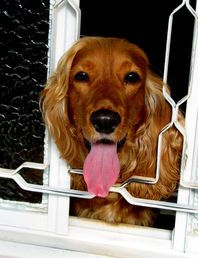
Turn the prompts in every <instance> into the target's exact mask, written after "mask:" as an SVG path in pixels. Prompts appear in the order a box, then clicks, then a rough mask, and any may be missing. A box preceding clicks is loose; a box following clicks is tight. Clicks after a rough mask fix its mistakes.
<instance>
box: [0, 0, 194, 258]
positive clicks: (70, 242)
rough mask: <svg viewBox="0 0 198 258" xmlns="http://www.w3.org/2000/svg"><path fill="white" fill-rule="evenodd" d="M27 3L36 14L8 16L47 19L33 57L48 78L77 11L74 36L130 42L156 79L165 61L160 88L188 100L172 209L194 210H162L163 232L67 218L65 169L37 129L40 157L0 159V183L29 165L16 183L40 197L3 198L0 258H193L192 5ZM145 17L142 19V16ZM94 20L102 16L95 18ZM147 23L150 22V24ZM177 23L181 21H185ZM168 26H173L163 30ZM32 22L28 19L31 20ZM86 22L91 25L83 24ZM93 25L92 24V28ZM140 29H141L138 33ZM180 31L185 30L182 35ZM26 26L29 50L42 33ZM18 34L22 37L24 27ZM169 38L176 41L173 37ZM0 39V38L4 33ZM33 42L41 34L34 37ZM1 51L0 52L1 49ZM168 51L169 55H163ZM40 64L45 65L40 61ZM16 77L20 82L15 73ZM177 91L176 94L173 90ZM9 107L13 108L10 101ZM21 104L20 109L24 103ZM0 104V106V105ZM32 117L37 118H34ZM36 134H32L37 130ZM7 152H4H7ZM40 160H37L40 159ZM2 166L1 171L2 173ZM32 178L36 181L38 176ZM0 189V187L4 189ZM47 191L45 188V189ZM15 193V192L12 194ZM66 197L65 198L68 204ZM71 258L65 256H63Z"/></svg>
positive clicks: (24, 6) (67, 0) (74, 1)
mask: <svg viewBox="0 0 198 258" xmlns="http://www.w3.org/2000/svg"><path fill="white" fill-rule="evenodd" d="M19 2H20V3H19ZM35 2H36V3H38V6H39V8H38V7H37V8H38V9H39V10H38V9H34V8H35V6H33V5H31V4H30V6H28V7H27V4H28V1H25V0H24V1H22V0H21V1H18V0H16V1H14V3H15V4H14V5H15V8H18V9H19V10H20V11H22V10H23V11H25V10H26V11H27V13H33V14H34V18H35V16H37V17H38V13H39V12H44V13H45V15H46V16H45V17H46V18H45V19H46V20H47V19H48V18H47V15H48V14H47V12H48V13H49V17H50V18H49V21H50V22H49V25H48V22H46V21H45V23H44V25H41V24H40V26H41V27H46V26H47V30H48V28H49V39H48V40H49V46H50V48H49V51H48V52H47V49H46V48H44V50H41V52H44V53H43V54H44V56H45V57H47V55H48V60H49V61H48V68H49V69H48V70H49V73H51V72H52V71H53V70H54V69H55V66H56V64H57V62H58V60H59V58H60V56H61V55H62V53H63V52H65V50H66V49H68V48H69V47H70V46H71V44H72V43H73V42H74V41H75V39H77V38H78V37H79V34H80V26H79V25H80V10H79V7H78V6H80V8H81V11H82V20H81V34H86V35H104V36H107V35H108V36H118V37H125V38H128V39H130V40H131V41H133V42H135V43H137V44H138V45H140V46H141V47H143V48H144V49H145V50H146V52H147V53H148V54H149V57H150V60H151V63H152V64H153V66H154V67H153V68H154V69H156V70H157V68H156V67H158V69H159V70H157V72H158V73H161V75H162V74H163V73H162V71H163V63H164V56H165V54H166V61H165V75H164V79H165V80H166V79H167V78H168V80H170V84H171V85H176V86H175V90H174V91H173V100H175V101H176V103H178V102H177V101H179V100H181V99H182V98H183V97H185V96H188V98H186V99H187V101H184V105H182V109H183V110H184V111H185V113H186V137H187V143H188V147H187V156H188V159H187V165H186V166H185V167H184V170H183V171H182V172H181V173H182V181H181V187H180V189H179V191H178V197H177V198H178V200H177V202H178V204H179V205H180V206H179V207H181V206H182V205H184V206H185V207H187V208H188V209H189V208H192V209H195V213H194V212H190V213H188V212H180V211H177V212H176V213H172V212H168V213H164V210H163V209H162V216H165V217H164V218H166V219H167V218H168V219H171V220H172V219H173V222H172V223H171V225H170V223H168V224H169V225H168V226H167V225H161V224H160V225H159V227H158V228H142V227H136V226H129V225H119V226H116V227H115V226H112V225H105V224H104V223H102V222H99V221H90V220H88V219H79V218H74V217H69V197H68V196H69V195H71V191H69V190H67V189H69V181H70V180H69V175H68V174H67V173H66V171H67V170H68V169H69V168H68V166H67V164H66V163H65V162H64V161H63V160H61V159H60V157H59V153H58V151H57V149H56V146H55V144H54V142H53V140H52V139H51V138H50V137H49V135H48V132H46V133H45V140H43V138H42V137H43V134H44V130H43V127H42V124H41V129H40V130H41V135H42V137H41V138H39V142H41V141H44V144H43V145H44V147H45V148H44V149H45V151H44V157H37V158H38V159H37V158H36V159H32V157H30V159H29V158H27V159H26V158H24V159H23V160H21V157H22V156H20V157H18V158H17V157H16V161H17V162H18V163H17V164H13V165H12V166H10V164H12V163H10V162H9V154H10V153H12V150H11V151H10V150H9V153H8V154H7V156H6V157H7V158H3V159H2V160H6V159H7V160H8V161H7V163H3V164H1V167H2V168H1V169H0V177H1V180H7V179H6V178H8V177H10V178H12V176H11V175H13V178H14V179H15V180H17V178H18V172H17V171H16V169H17V167H19V165H21V163H22V162H24V161H28V162H31V163H26V164H25V165H24V168H23V170H24V171H23V173H22V174H23V177H24V178H25V179H26V181H27V182H28V183H31V184H32V185H28V186H29V187H30V188H34V187H35V185H37V186H38V184H42V185H43V186H41V188H42V189H40V188H39V186H38V187H37V188H36V189H35V188H34V190H35V191H36V192H37V190H38V192H44V193H43V194H42V195H41V193H39V194H38V193H37V194H36V193H33V194H32V193H31V196H33V198H34V196H36V195H37V196H39V197H37V198H38V199H37V200H36V202H34V201H32V199H28V198H30V197H29V195H26V192H25V193H24V196H25V198H27V200H22V199H18V200H17V199H16V200H15V199H14V198H15V197H14V198H13V199H11V198H9V197H6V198H1V201H0V232H1V234H0V247H1V248H0V250H1V253H0V257H1V255H2V256H5V257H6V256H7V257H10V256H12V257H15V256H14V255H15V254H16V256H17V255H18V257H25V256H24V253H26V252H25V251H24V250H31V252H32V255H31V254H30V255H29V257H33V255H34V256H35V254H37V255H40V257H45V255H46V256H47V255H48V256H49V255H51V256H52V257H53V255H54V256H56V257H57V256H58V255H59V257H61V255H62V256H63V255H65V256H67V255H68V256H69V257H79V256H78V253H77V252H81V254H80V257H83V256H85V257H102V255H104V256H111V257H112V256H113V257H132V256H134V257H136V256H137V257H145V253H146V254H147V256H146V257H154V256H156V255H157V257H158V256H159V255H161V257H196V256H197V253H198V248H197V245H196V241H197V232H198V217H197V216H198V215H197V213H198V212H197V208H196V207H197V197H198V195H197V160H198V156H197V155H198V154H197V151H196V150H197V137H198V136H197V114H198V103H197V99H196V96H197V87H196V84H197V81H198V77H197V74H198V64H197V62H198V45H197V23H196V22H197V15H196V13H195V11H194V10H195V4H196V3H195V1H190V2H189V1H188V0H186V1H185V0H184V1H177V0H175V1H171V3H167V1H160V3H159V1H154V0H150V1H148V3H147V2H146V3H145V2H144V3H143V4H145V6H144V8H143V4H142V2H141V3H140V1H133V3H131V2H132V1H126V2H125V3H119V2H118V3H117V2H116V3H113V4H114V8H112V9H109V6H106V4H105V2H106V1H98V2H95V1H94V6H93V1H85V0H81V1H80V3H79V1H78V0H58V1H51V2H50V4H49V6H48V1H44V0H37V1H35ZM112 2H115V1H112ZM137 2H138V3H137ZM147 4H149V6H147ZM6 7H7V4H6V3H4V4H1V12H2V13H3V12H4V13H3V15H4V16H3V17H4V18H5V19H10V16H14V15H15V14H12V15H11V14H10V13H9V12H8V11H7V9H5V8H6ZM154 7H155V8H154ZM7 8H9V7H7ZM42 8H43V9H42ZM96 9H97V10H98V12H97V13H99V14H100V15H99V16H97V14H96V13H94V12H93V10H96ZM148 9H149V10H150V12H148ZM33 10H34V11H33ZM41 10H42V11H41ZM46 10H48V11H46ZM118 10H119V11H118ZM136 10H137V11H136ZM156 10H159V11H156ZM99 11H100V12H99ZM93 13H94V14H93ZM101 13H102V14H104V15H101ZM110 13H111V14H112V16H111V17H112V19H109V17H110ZM171 13H172V14H171ZM114 14H115V16H116V17H117V16H118V15H119V14H120V16H119V17H121V18H122V19H117V20H116V18H115V17H114ZM154 14H155V15H154ZM106 16H107V17H106ZM151 16H152V17H154V18H153V19H152V18H151ZM39 17H40V15H39ZM105 17H106V18H105ZM140 17H141V21H142V19H143V18H142V17H144V19H145V20H144V22H143V23H140V22H139V19H140ZM183 17H185V20H184V18H183ZM114 18H115V19H114ZM168 18H169V30H168V35H166V30H167V25H168ZM172 18H173V24H172V26H171V21H172ZM101 19H103V20H104V22H105V25H106V26H104V23H102V22H101V23H98V20H101ZM127 19H129V20H127ZM14 20H15V19H14ZM32 20H35V19H33V18H32ZM90 20H91V21H92V22H90ZM94 21H97V23H96V22H94ZM115 21H117V23H114V22H115ZM157 21H158V22H159V24H161V26H160V28H161V29H162V30H161V31H159V27H156V26H155V25H156V22H157ZM187 21H188V22H187ZM16 22H17V21H15V23H16ZM31 22H32V21H31ZM146 23H148V24H147V25H148V27H151V28H152V29H149V30H148V27H147V26H146ZM126 24H127V25H126ZM142 24H143V25H144V26H145V27H144V26H143V27H141V26H142ZM181 24H182V26H181ZM194 24H195V26H194ZM184 25H185V26H186V27H185V28H184ZM10 26H11V25H10ZM29 26H30V28H31V30H30V31H31V32H32V30H33V32H34V33H35V35H34V37H35V38H34V39H31V36H29V38H30V42H31V40H32V41H33V42H35V41H36V40H37V39H39V40H40V37H42V38H43V35H45V39H44V40H46V31H45V32H43V33H41V31H42V29H41V28H38V25H33V23H30V25H29ZM48 26H49V27H48ZM35 28H37V29H38V31H36V32H35V31H34V30H35ZM178 28H179V32H178ZM108 29H109V30H108ZM171 29H172V31H171ZM4 30H5V28H3V29H2V30H1V31H2V32H3V33H5V32H6V31H4ZM23 30H26V24H25V23H24V28H23ZM9 33H10V34H11V35H12V34H13V35H12V36H13V39H14V40H17V37H22V36H21V35H20V34H19V35H18V34H16V33H15V32H12V31H11V32H9ZM34 33H33V34H34ZM147 33H148V34H147ZM177 33H178V35H176V34H177ZM5 34H6V37H7V33H5ZM40 34H42V36H41V35H40ZM174 35H175V38H174ZM184 35H185V38H186V39H185V40H184V39H183V38H184ZM166 36H168V37H167V39H170V40H171V41H170V43H171V45H170V46H169V41H168V40H167V41H166ZM4 37H5V35H4ZM183 41H184V42H183ZM22 42H23V41H22ZM38 42H39V41H38ZM166 42H167V48H166ZM178 43H179V44H178ZM3 44H5V41H4V43H3ZM10 44H11V43H10ZM12 44H13V41H12ZM28 44H29V43H28ZM28 44H27V45H28ZM191 44H192V47H191ZM28 46H29V45H28ZM27 48H28V47H27ZM178 49H179V50H178ZM169 50H170V55H168V53H169ZM177 50H178V51H177ZM191 50H192V51H191ZM27 51H29V52H32V50H29V49H28V50H27ZM156 51H157V54H156ZM154 53H155V54H154ZM161 53H163V54H161ZM15 55H16V53H15V54H14V57H12V58H13V59H14V60H15V61H16V57H15ZM181 55H182V57H183V58H184V59H185V62H184V63H185V64H183V62H181V61H180V59H179V58H180V56H181ZM33 56H34V55H33ZM45 57H43V59H45ZM5 58H6V57H4V59H1V60H3V61H2V62H3V65H4V66H3V67H4V69H7V70H9V69H10V68H9V67H7V66H6V65H5V64H4V60H5ZM13 59H12V60H13ZM35 59H36V58H35ZM34 61H35V63H36V66H37V65H38V66H39V76H40V74H41V72H40V69H41V70H42V69H44V68H40V63H39V60H38V59H36V60H34ZM24 62H25V61H24ZM44 63H45V65H47V60H46V59H45V62H44ZM44 67H45V66H44ZM175 67H179V69H178V70H177V69H175ZM18 69H19V74H20V67H19V68H18ZM7 70H6V71H4V70H2V69H1V70H0V71H1V74H2V73H3V72H6V73H5V74H7V73H8V72H7ZM25 71H26V70H25ZM29 71H31V72H32V77H33V78H34V74H35V72H34V63H33V65H32V66H31V67H30V68H29ZM36 71H37V70H36ZM42 71H43V72H42V74H44V78H39V79H40V83H38V84H39V86H38V88H39V89H40V88H41V86H40V85H41V84H43V83H44V81H45V77H46V69H44V70H42ZM189 71H190V72H189ZM17 72H18V71H17ZM24 73H25V72H24ZM166 75H167V78H166ZM13 76H16V80H15V81H18V77H17V73H16V75H15V74H14V75H13ZM11 77H12V76H11ZM14 78H15V77H14ZM8 79H9V81H10V80H11V79H10V78H8ZM22 81H23V80H22ZM188 84H189V88H188ZM180 85H182V88H180ZM7 88H8V87H7V84H6V85H5V86H3V88H2V89H3V91H2V94H7V92H8V89H7ZM178 88H179V92H178V90H177V89H178ZM38 91H39V90H37V96H38ZM30 92H31V91H30ZM26 95H30V97H31V99H29V101H30V100H32V99H33V97H34V94H33V93H32V94H29V93H28V94H27V93H25V96H26ZM32 95H33V96H32ZM16 96H17V95H16ZM9 101H10V100H9ZM15 101H17V99H16V100H15ZM18 101H19V100H18ZM20 101H21V100H20ZM26 101H27V102H28V100H26ZM171 101H172V100H171ZM28 103H29V102H28ZM28 103H27V105H28ZM0 104H1V106H2V103H0ZM3 104H4V103H3ZM7 106H8V104H7ZM174 107H175V106H174ZM3 108H4V109H5V108H8V107H4V106H3ZM3 111H4V113H3V112H1V113H0V118H1V120H0V121H2V120H3V119H4V116H5V114H7V113H5V110H3ZM33 111H34V109H33ZM31 112H32V111H31ZM31 112H30V113H31ZM13 113H14V115H15V116H17V115H16V114H15V113H16V112H13ZM33 114H34V113H33ZM36 114H37V115H38V112H37V111H36ZM38 116H39V115H38ZM17 117H18V116H17ZM39 119H41V117H39ZM40 121H41V120H40ZM0 126H1V128H0V129H1V132H2V128H3V127H2V122H1V123H0ZM38 128H40V123H39V127H38ZM5 130H6V129H3V133H4V132H5ZM19 130H20V129H19ZM33 135H34V134H33ZM3 136H4V135H3ZM39 137H40V136H39ZM4 141H5V140H4ZM4 141H3V142H4ZM30 141H31V140H30ZM16 142H17V141H16ZM39 148H43V147H40V145H39ZM1 149H2V150H3V151H2V150H1V151H2V154H3V155H5V152H4V149H3V148H1ZM10 149H12V148H11V147H10ZM41 153H43V152H42V151H41ZM1 157H3V156H1ZM35 157H36V156H35ZM32 162H34V163H32ZM8 163H9V165H7V164H8ZM42 163H44V164H48V166H47V168H45V167H44V166H43V165H42ZM27 167H29V168H28V170H32V169H33V171H36V172H35V173H36V175H38V174H39V175H40V179H39V180H40V181H31V180H30V178H29V177H27V176H26V174H27V173H28V171H27ZM39 171H40V172H42V173H39ZM14 172H17V173H14ZM30 173H32V172H30ZM20 180H21V179H19V182H21V181H20ZM2 182H4V181H2ZM0 184H2V185H3V186H4V183H0ZM9 184H10V183H9ZM11 185H12V184H11ZM48 185H49V187H50V188H48ZM6 187H7V186H6ZM0 189H1V187H0ZM5 189H8V188H5ZM39 189H40V190H39ZM48 190H49V191H51V192H53V191H54V193H55V191H57V190H59V191H60V192H59V193H56V194H54V195H53V194H49V195H48V194H47V191H48ZM15 191H18V189H17V190H15ZM61 192H63V196H61ZM64 193H65V194H64ZM66 193H68V196H67V194H66ZM27 196H28V197H27ZM167 210H168V209H167ZM34 245H35V246H36V248H32V246H33V247H34ZM39 246H40V247H39ZM16 250H17V251H16ZM69 250H70V251H69ZM72 250H73V252H71V251H72Z"/></svg>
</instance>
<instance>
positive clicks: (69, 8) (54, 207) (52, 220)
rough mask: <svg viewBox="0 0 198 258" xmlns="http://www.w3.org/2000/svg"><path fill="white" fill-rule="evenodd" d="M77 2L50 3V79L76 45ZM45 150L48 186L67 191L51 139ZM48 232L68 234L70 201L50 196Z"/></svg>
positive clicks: (61, 164)
mask: <svg viewBox="0 0 198 258" xmlns="http://www.w3.org/2000/svg"><path fill="white" fill-rule="evenodd" d="M78 6H79V0H57V1H53V9H52V15H51V18H52V20H51V30H50V35H49V42H50V51H49V76H50V75H51V74H52V73H53V71H54V70H55V68H56V66H57V63H58V61H59V59H60V57H61V56H62V55H63V54H64V53H65V51H67V50H68V49H69V47H70V46H71V45H72V44H73V43H74V41H76V40H77V39H78V37H79V34H80V9H79V7H78ZM46 138H47V139H48V140H47V143H46V145H45V150H46V152H47V156H48V158H47V159H45V162H47V163H48V164H50V167H49V171H48V172H49V186H50V187H52V188H53V187H55V188H57V187H58V188H61V189H65V188H66V189H67V188H69V187H70V177H69V175H68V173H67V171H68V167H67V164H66V163H65V161H63V160H62V159H61V158H60V153H59V151H58V150H57V148H56V145H55V143H54V141H53V139H52V138H50V137H48V132H47V134H46ZM48 212H49V214H48V230H49V231H51V232H56V233H58V234H66V233H67V230H68V217H69V198H68V197H65V196H64V197H63V196H57V195H49V202H48Z"/></svg>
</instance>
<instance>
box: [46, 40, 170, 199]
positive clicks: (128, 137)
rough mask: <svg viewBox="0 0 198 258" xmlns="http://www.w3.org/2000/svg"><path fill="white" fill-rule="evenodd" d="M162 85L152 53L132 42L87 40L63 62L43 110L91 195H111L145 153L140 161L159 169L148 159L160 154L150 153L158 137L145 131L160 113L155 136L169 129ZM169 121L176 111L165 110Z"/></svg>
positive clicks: (62, 60)
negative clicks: (152, 65) (150, 63)
mask: <svg viewBox="0 0 198 258" xmlns="http://www.w3.org/2000/svg"><path fill="white" fill-rule="evenodd" d="M151 81H152V83H151ZM160 83H161V81H160ZM151 84H152V86H151ZM153 85H154V86H153ZM152 87H153V89H152ZM160 87H161V86H159V79H158V78H157V77H155V76H153V75H152V74H151V72H150V71H149V68H148V59H147V56H146V54H145V53H144V52H143V50H141V49H140V48H139V47H137V46H136V45H134V44H131V43H129V42H128V41H126V40H120V39H116V38H95V37H91V38H90V37H88V38H83V39H81V40H79V41H78V42H77V43H76V44H74V46H73V47H72V48H71V49H70V50H69V51H68V52H67V53H66V54H65V55H64V56H63V57H62V58H61V60H60V62H59V64H58V67H57V70H56V72H55V73H54V75H53V76H52V77H51V78H50V79H49V81H48V85H47V87H46V88H45V89H44V91H43V92H42V95H43V103H42V108H43V112H44V116H45V119H46V121H47V124H48V127H49V129H50V132H51V133H52V135H53V137H54V138H55V141H56V144H57V146H58V148H59V150H60V152H61V155H62V157H63V158H64V159H66V160H67V161H68V163H69V164H70V165H72V166H75V167H83V165H84V177H85V180H86V182H87V185H88V189H89V190H90V191H91V192H94V193H95V194H96V195H99V196H106V195H107V193H108V190H109V188H110V187H111V186H112V185H113V184H114V183H115V182H116V180H117V179H118V177H119V176H120V177H122V176H121V175H120V166H121V169H122V170H127V171H128V170H129V169H126V168H127V167H130V171H132V170H134V168H135V166H137V157H136V158H135V159H136V160H135V159H134V155H136V156H138V155H139V156H140V152H143V150H144V153H143V154H142V156H143V159H142V160H141V159H140V158H139V160H140V161H139V162H140V163H142V164H143V163H144V164H145V165H144V166H148V167H149V166H150V167H151V166H154V165H153V164H152V165H151V163H154V162H151V161H150V165H149V164H148V162H147V163H145V160H146V159H147V158H148V159H149V158H150V157H151V156H152V155H154V152H155V151H152V150H151V151H150V153H149V154H148V153H146V151H147V150H148V148H149V147H148V145H149V144H150V148H151V145H153V146H152V147H155V146H156V140H157V139H156V137H155V139H154V138H153V137H152V135H151V133H150V134H149V133H148V135H146V134H145V131H146V130H147V128H148V127H149V126H151V124H152V122H151V119H150V120H149V118H151V117H157V116H158V115H159V114H160V117H159V118H158V122H156V125H155V126H153V125H152V126H153V130H154V132H153V134H154V133H155V134H157V133H158V132H159V130H160V128H161V127H162V126H163V122H162V117H161V114H162V112H163V111H164V110H165V108H164V106H165V105H164V104H163V101H161V102H160V101H157V99H158V98H161V99H162V94H161V90H160V89H159V88H160ZM151 91H152V94H150V92H151ZM164 102H165V101H164ZM159 103H160V104H159ZM158 106H159V107H158ZM169 117H170V112H169V111H168V112H167V111H166V112H164V117H163V121H165V120H166V121H168V119H169ZM148 121H150V122H148ZM156 128H158V129H156ZM140 134H141V135H142V138H141V137H139V135H140ZM138 137H139V140H138ZM143 139H144V140H143ZM145 139H147V140H148V139H149V140H148V142H147V143H146V140H145ZM141 141H142V144H143V145H144V144H145V146H142V144H140V142H141ZM143 141H144V142H145V143H143ZM134 146H135V147H134ZM129 149H133V150H132V151H129ZM140 149H141V150H140ZM151 149H152V148H151ZM88 153H89V154H88ZM117 153H118V155H117ZM152 160H153V157H152ZM148 167H147V170H148ZM124 168H125V169H124ZM132 168H133V169H132Z"/></svg>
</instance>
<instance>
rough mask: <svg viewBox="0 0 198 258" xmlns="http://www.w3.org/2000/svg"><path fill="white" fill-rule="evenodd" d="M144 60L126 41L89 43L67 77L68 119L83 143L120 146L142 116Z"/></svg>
mask: <svg viewBox="0 0 198 258" xmlns="http://www.w3.org/2000/svg"><path fill="white" fill-rule="evenodd" d="M146 72H147V59H146V56H145V54H144V53H143V51H141V50H140V49H139V48H137V47H136V46H134V45H132V44H129V43H128V42H126V41H117V40H116V39H112V41H111V42H105V41H104V42H101V43H100V44H99V43H98V42H97V41H93V42H91V43H89V44H88V45H87V46H86V48H83V49H81V50H80V51H79V52H78V53H77V54H76V56H75V58H74V60H73V64H72V67H71V72H70V77H69V92H68V100H69V102H68V105H69V106H68V108H69V117H70V120H71V122H72V124H73V125H74V127H77V128H78V132H79V133H80V134H81V136H82V138H83V139H84V142H85V144H87V145H91V144H93V143H97V142H104V143H116V144H117V145H118V148H120V147H122V145H123V144H124V142H125V141H126V139H127V137H129V138H131V135H130V134H132V133H134V130H136V128H137V126H138V124H139V123H140V122H141V120H142V119H143V117H144V115H145V79H146Z"/></svg>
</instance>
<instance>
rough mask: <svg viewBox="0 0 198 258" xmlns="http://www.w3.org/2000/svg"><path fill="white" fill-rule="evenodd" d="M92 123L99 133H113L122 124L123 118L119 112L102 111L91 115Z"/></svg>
mask: <svg viewBox="0 0 198 258" xmlns="http://www.w3.org/2000/svg"><path fill="white" fill-rule="evenodd" d="M90 120H91V123H92V124H93V126H94V128H95V129H96V131H97V132H99V133H106V134H109V133H112V132H113V131H114V130H115V129H116V127H117V126H118V125H119V123H120V122H121V117H120V115H119V114H118V113H117V112H114V111H111V110H108V109H100V110H97V111H95V112H93V113H92V114H91V117H90Z"/></svg>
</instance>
